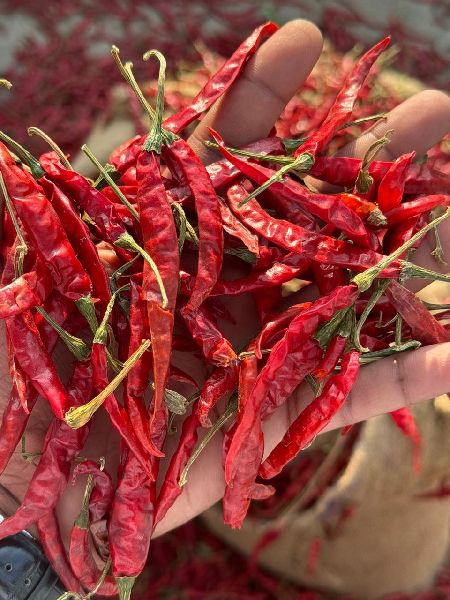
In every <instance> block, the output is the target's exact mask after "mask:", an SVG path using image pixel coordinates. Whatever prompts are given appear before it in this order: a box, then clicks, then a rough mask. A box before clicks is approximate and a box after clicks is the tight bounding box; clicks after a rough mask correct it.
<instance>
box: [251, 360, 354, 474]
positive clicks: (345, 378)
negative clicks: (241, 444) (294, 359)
mask: <svg viewBox="0 0 450 600" xmlns="http://www.w3.org/2000/svg"><path fill="white" fill-rule="evenodd" d="M359 356H360V355H359V352H357V351H356V350H351V351H350V352H348V353H347V354H345V355H344V356H343V358H342V361H341V371H340V372H339V373H338V374H337V375H333V376H332V377H330V379H329V380H328V381H327V383H326V384H325V386H324V389H323V391H322V393H321V394H320V396H318V397H317V398H315V399H314V400H313V401H312V402H311V403H310V404H309V405H308V406H307V407H306V408H305V409H304V410H303V411H302V412H301V413H300V415H299V416H298V417H297V419H296V420H295V421H294V423H292V425H291V426H290V427H289V429H288V431H287V432H286V434H285V435H284V437H283V439H282V441H281V442H280V443H279V444H278V445H277V446H276V447H275V448H274V449H273V450H272V452H271V453H270V455H269V456H268V458H267V459H266V460H265V461H264V463H263V464H262V465H261V468H260V470H259V475H260V476H261V477H263V478H264V479H270V478H272V477H275V475H277V474H278V473H279V472H280V471H281V470H282V468H283V467H284V466H285V465H286V464H287V463H288V462H289V461H290V460H292V459H293V458H294V457H295V456H296V455H297V454H298V453H299V452H300V451H301V450H302V449H303V448H305V446H307V445H308V444H309V443H310V442H311V441H312V440H313V439H314V437H315V436H316V435H317V434H318V433H319V432H320V431H321V430H322V429H323V428H324V427H325V426H326V425H327V424H328V423H329V422H330V421H331V419H332V418H333V416H334V415H335V414H336V413H337V411H338V410H339V409H340V408H341V406H342V405H343V403H344V402H345V400H346V398H347V396H348V395H349V393H350V391H351V389H352V387H353V385H354V384H355V382H356V378H357V376H358V371H359Z"/></svg>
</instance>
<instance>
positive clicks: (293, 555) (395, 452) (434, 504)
mask: <svg viewBox="0 0 450 600" xmlns="http://www.w3.org/2000/svg"><path fill="white" fill-rule="evenodd" d="M414 413H415V416H416V418H417V422H418V425H419V428H420V431H421V434H422V438H423V444H424V451H423V467H422V470H421V472H420V474H418V475H417V474H415V473H414V471H413V468H412V460H411V442H410V440H408V439H406V438H404V437H403V436H402V434H401V433H400V432H399V430H398V429H397V428H396V426H395V425H394V424H393V423H392V422H391V420H390V417H389V416H387V415H382V416H379V417H376V418H373V419H371V420H369V421H367V422H366V423H365V424H364V425H363V427H362V431H361V434H360V436H359V439H358V441H357V443H356V446H355V448H354V451H353V453H352V457H351V459H350V462H349V463H348V466H347V468H346V469H345V471H344V473H343V474H342V476H341V477H340V478H339V480H338V481H337V483H336V484H335V485H334V486H332V487H331V488H329V489H328V490H327V491H326V493H325V494H324V495H323V496H322V497H321V498H320V500H319V502H318V503H317V504H316V505H315V506H314V507H313V508H311V509H309V510H306V511H303V512H300V513H298V514H295V515H294V516H291V518H290V519H289V520H288V522H287V523H286V526H285V527H284V528H283V533H282V535H281V537H280V538H279V539H278V540H276V541H275V542H274V543H273V544H272V545H270V546H269V547H268V548H267V549H266V550H265V551H263V553H262V555H261V559H260V562H261V564H262V565H263V566H265V567H267V568H269V569H271V570H272V571H274V572H276V573H278V574H280V575H282V576H284V577H287V578H289V579H290V580H292V581H295V582H297V583H300V584H306V585H308V586H311V587H315V588H318V589H322V590H324V591H326V592H328V593H331V592H333V593H338V594H340V593H346V594H351V595H352V596H354V597H355V598H361V599H364V600H371V599H375V598H380V597H382V596H384V595H386V594H389V593H393V592H398V591H402V592H407V593H411V592H417V591H419V590H421V589H426V588H429V587H430V585H432V582H433V579H434V577H435V575H436V573H437V572H438V570H439V568H440V567H441V566H442V564H443V563H444V562H445V561H446V559H448V558H449V555H448V552H449V540H450V530H449V517H450V498H449V497H443V498H430V497H428V498H426V499H425V498H421V497H419V496H420V494H423V493H424V492H428V491H430V490H436V489H437V488H438V487H439V486H440V484H441V483H442V482H443V481H445V479H447V480H448V478H449V477H450V401H449V400H448V398H447V397H446V396H444V397H441V398H439V399H438V400H436V401H433V402H429V403H427V404H424V405H420V406H417V407H416V408H415V409H414ZM318 440H320V437H319V438H318ZM350 507H352V508H353V509H354V510H353V512H352V514H351V516H350V517H349V518H348V519H347V520H345V522H343V523H342V525H341V527H339V528H338V529H337V530H336V531H335V532H334V533H330V530H331V531H332V530H333V522H335V521H336V519H337V518H338V515H342V514H344V513H343V511H345V509H346V508H350ZM204 521H205V523H206V524H207V525H208V527H209V528H210V529H211V530H212V531H213V532H214V533H216V534H217V535H219V536H220V537H221V538H222V539H223V540H225V541H226V542H227V543H229V544H230V545H232V546H233V547H235V548H236V549H238V550H239V551H241V552H243V553H244V554H250V553H251V551H252V549H253V548H254V546H255V544H256V542H257V541H258V539H260V537H261V536H262V535H263V534H264V533H265V532H266V531H267V530H268V529H271V528H273V523H267V522H259V521H256V520H255V519H248V520H246V521H245V523H244V525H243V527H242V529H241V530H239V531H233V530H231V529H229V528H227V527H225V526H224V525H223V522H222V514H221V508H220V507H219V506H217V507H214V508H213V509H211V510H210V511H208V512H207V513H205V515H204ZM327 531H328V533H326V532H327ZM317 538H320V539H321V547H320V552H319V555H318V559H317V565H316V569H315V572H314V573H311V572H310V569H308V556H309V553H310V548H311V543H312V542H313V541H314V540H315V539H317Z"/></svg>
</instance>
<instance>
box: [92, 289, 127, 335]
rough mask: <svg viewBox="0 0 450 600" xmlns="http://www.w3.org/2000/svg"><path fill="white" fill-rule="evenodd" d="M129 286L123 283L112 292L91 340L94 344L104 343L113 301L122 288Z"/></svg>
mask: <svg viewBox="0 0 450 600" xmlns="http://www.w3.org/2000/svg"><path fill="white" fill-rule="evenodd" d="M129 287H130V286H129V285H123V286H122V287H120V288H119V289H118V290H116V291H115V292H114V294H113V295H112V296H111V298H110V300H109V302H108V306H107V307H106V310H105V314H104V315H103V319H102V322H101V323H100V325H99V326H98V328H97V331H96V332H95V335H94V341H93V343H94V344H106V341H107V338H108V332H107V324H108V321H109V317H110V316H111V312H112V309H113V307H114V303H115V301H116V298H117V295H118V294H120V292H121V291H122V290H127V289H129Z"/></svg>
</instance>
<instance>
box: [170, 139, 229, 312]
mask: <svg viewBox="0 0 450 600" xmlns="http://www.w3.org/2000/svg"><path fill="white" fill-rule="evenodd" d="M162 153H163V157H165V159H166V161H167V162H168V165H169V168H171V169H172V170H173V168H174V167H173V165H174V164H175V165H176V168H177V169H178V170H179V171H180V172H181V174H182V176H183V178H184V180H185V181H186V183H187V184H188V186H189V187H190V189H191V192H192V196H193V198H194V202H195V209H196V212H197V221H198V237H199V247H198V267H197V276H196V279H195V284H194V288H193V290H192V294H191V297H190V300H189V303H188V308H189V309H195V308H198V307H199V306H200V304H201V303H202V302H203V300H205V299H206V298H207V297H208V295H209V293H210V292H211V290H212V288H213V287H214V284H215V283H216V281H217V280H218V278H219V274H220V269H221V268H222V260H223V229H222V219H221V216H220V208H219V201H218V200H217V197H216V193H215V191H214V188H213V187H212V185H211V182H210V180H209V177H208V174H207V172H206V170H205V167H204V166H203V164H202V163H201V161H200V159H199V158H198V157H197V156H196V154H194V152H193V151H192V150H191V149H190V147H189V146H188V145H187V144H186V142H184V141H183V140H181V139H177V140H176V141H175V142H173V143H172V144H171V145H170V146H169V147H167V148H163V150H162Z"/></svg>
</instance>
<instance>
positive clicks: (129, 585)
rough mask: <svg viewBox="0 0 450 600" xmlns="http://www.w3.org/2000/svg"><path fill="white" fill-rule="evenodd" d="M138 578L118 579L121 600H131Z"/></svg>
mask: <svg viewBox="0 0 450 600" xmlns="http://www.w3.org/2000/svg"><path fill="white" fill-rule="evenodd" d="M135 581H136V577H116V583H117V588H118V590H119V600H130V598H131V590H132V589H133V586H134V582H135Z"/></svg>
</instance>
